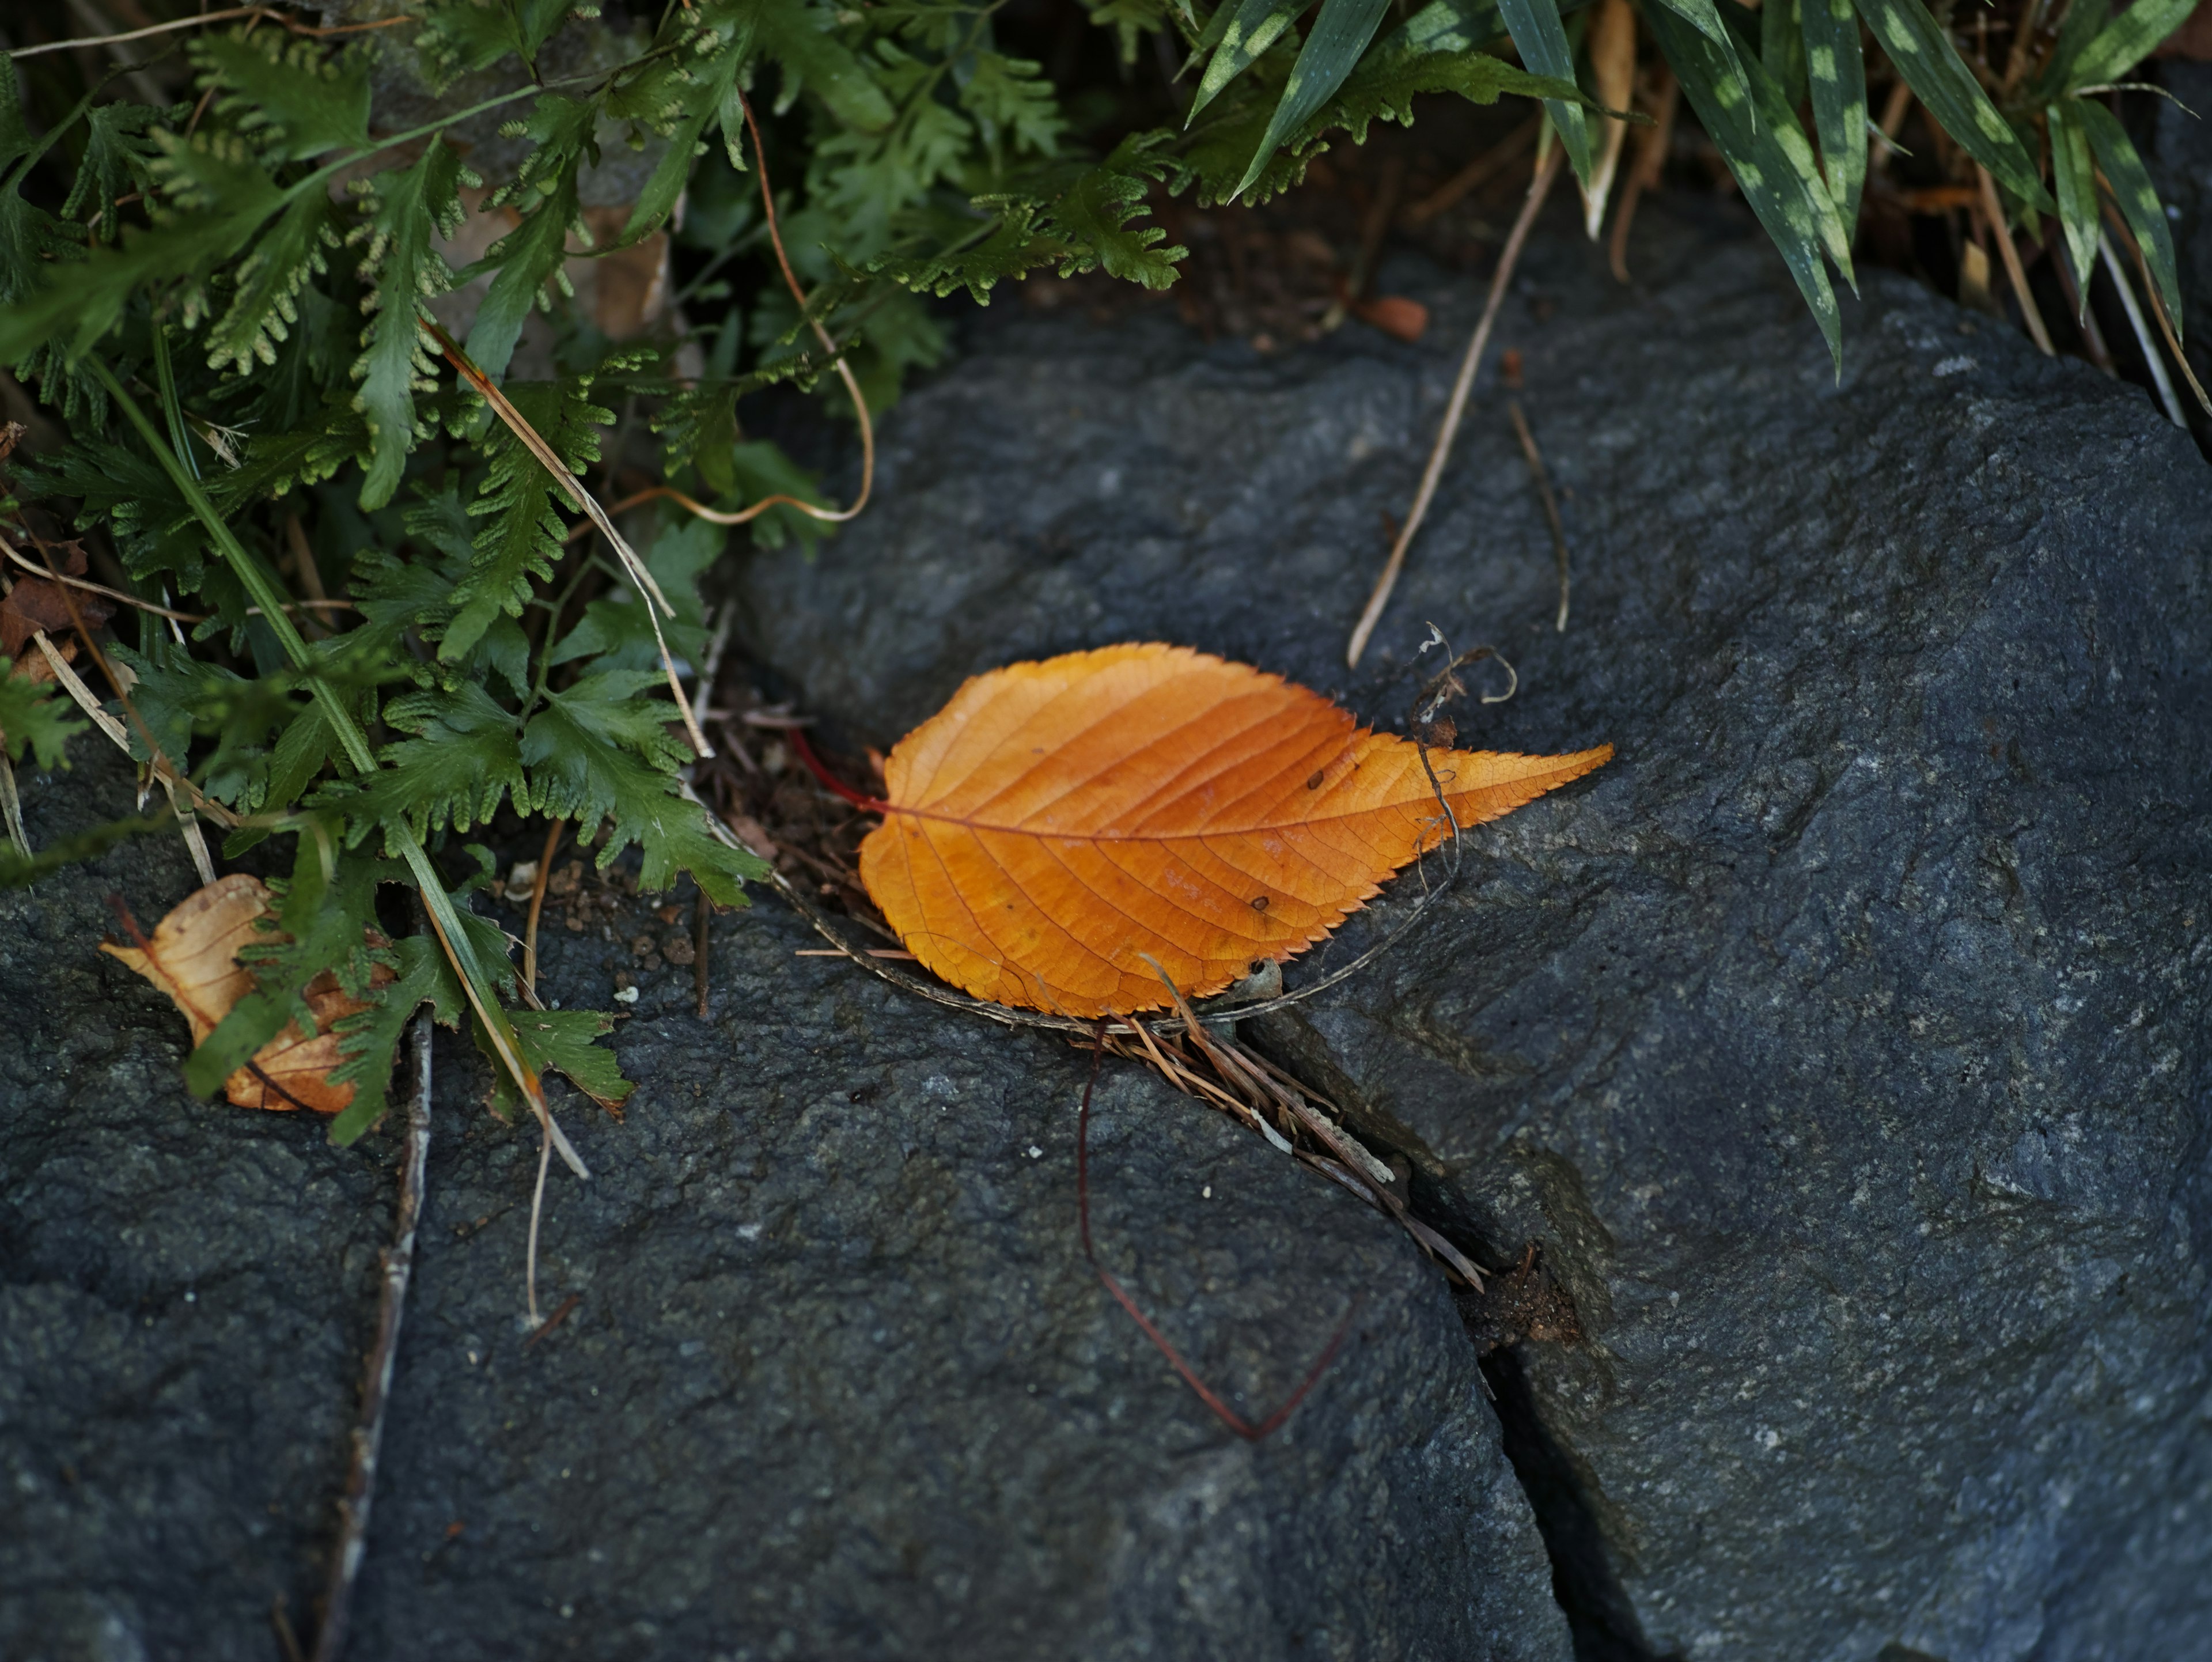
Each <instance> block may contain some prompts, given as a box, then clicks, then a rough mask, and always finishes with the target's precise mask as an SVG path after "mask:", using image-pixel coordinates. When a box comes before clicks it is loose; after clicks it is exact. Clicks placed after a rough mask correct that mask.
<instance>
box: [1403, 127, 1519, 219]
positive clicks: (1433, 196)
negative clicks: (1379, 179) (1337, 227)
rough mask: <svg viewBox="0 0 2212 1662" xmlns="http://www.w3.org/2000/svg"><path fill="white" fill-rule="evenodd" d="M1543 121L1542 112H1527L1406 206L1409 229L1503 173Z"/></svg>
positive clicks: (1454, 205) (1456, 202)
mask: <svg viewBox="0 0 2212 1662" xmlns="http://www.w3.org/2000/svg"><path fill="white" fill-rule="evenodd" d="M1542 125H1543V118H1542V117H1541V116H1535V115H1532V116H1530V117H1529V118H1528V119H1527V120H1526V121H1524V122H1522V124H1521V125H1519V126H1517V127H1516V128H1515V129H1514V130H1513V131H1511V132H1510V133H1508V134H1506V135H1505V137H1503V138H1501V139H1499V140H1498V143H1495V144H1493V145H1492V146H1491V147H1490V148H1489V149H1486V150H1485V151H1484V152H1483V153H1482V154H1481V155H1479V156H1477V157H1475V158H1474V161H1470V162H1468V164H1467V166H1465V167H1462V168H1461V169H1460V170H1459V171H1458V172H1457V173H1455V174H1453V175H1452V176H1451V177H1450V178H1449V179H1447V180H1444V182H1443V184H1441V185H1439V186H1437V188H1436V189H1435V190H1433V191H1431V192H1429V193H1428V195H1426V196H1425V197H1423V198H1421V199H1420V200H1419V202H1416V203H1415V204H1413V206H1412V207H1410V208H1408V209H1407V210H1406V211H1405V213H1404V215H1403V216H1401V217H1402V218H1403V221H1404V222H1405V224H1406V227H1407V228H1408V229H1409V230H1415V231H1418V230H1419V229H1420V228H1422V227H1423V226H1425V225H1426V224H1427V223H1428V222H1430V221H1431V220H1432V219H1435V218H1436V217H1437V216H1439V215H1441V214H1443V213H1445V212H1448V211H1449V210H1451V209H1453V208H1455V207H1457V206H1458V205H1459V204H1460V201H1461V199H1462V198H1464V197H1466V196H1467V195H1468V193H1469V192H1474V191H1477V190H1480V189H1481V188H1482V186H1485V185H1487V184H1488V183H1489V182H1490V181H1491V180H1492V179H1494V178H1496V177H1497V176H1498V174H1501V173H1503V172H1504V170H1505V168H1506V167H1507V166H1508V164H1510V162H1511V161H1513V160H1514V158H1515V157H1516V156H1518V155H1520V154H1521V152H1522V151H1523V150H1525V149H1528V147H1529V146H1530V145H1531V144H1534V143H1535V142H1536V130H1537V129H1538V128H1539V127H1541V126H1542Z"/></svg>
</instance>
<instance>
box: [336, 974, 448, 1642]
mask: <svg viewBox="0 0 2212 1662" xmlns="http://www.w3.org/2000/svg"><path fill="white" fill-rule="evenodd" d="M430 1033H431V1020H430V1012H429V1011H428V1010H424V1011H422V1012H421V1013H420V1014H417V1015H416V1018H415V1081H414V1087H415V1088H414V1089H413V1091H412V1092H411V1093H409V1096H408V1099H407V1147H406V1150H405V1153H404V1156H403V1158H402V1160H401V1163H400V1168H399V1209H398V1215H396V1216H395V1217H394V1218H393V1220H392V1245H391V1247H390V1248H389V1249H388V1250H387V1251H386V1253H385V1255H384V1292H383V1295H382V1297H381V1298H380V1299H379V1300H377V1306H376V1338H375V1341H374V1343H372V1344H371V1345H370V1346H369V1351H368V1368H367V1370H366V1372H365V1373H363V1375H362V1386H361V1415H360V1418H359V1419H358V1420H356V1422H355V1424H354V1431H353V1464H352V1468H351V1470H349V1472H348V1474H347V1476H346V1489H345V1497H344V1499H343V1500H341V1501H339V1502H338V1519H339V1526H338V1545H337V1553H336V1554H335V1555H333V1556H332V1557H331V1574H330V1582H329V1585H328V1587H327V1590H326V1591H325V1593H324V1596H323V1621H322V1626H321V1628H320V1629H319V1630H318V1631H317V1633H316V1635H315V1654H314V1662H338V1658H339V1657H340V1656H341V1655H342V1654H343V1652H344V1649H345V1631H346V1615H347V1611H348V1610H349V1607H350V1605H351V1604H352V1602H353V1586H354V1580H355V1578H356V1577H357V1576H358V1575H359V1574H360V1573H361V1561H362V1552H363V1550H364V1549H365V1548H366V1547H367V1546H368V1515H369V1508H370V1507H372V1506H373V1505H374V1502H375V1500H376V1458H377V1452H378V1450H379V1448H380V1446H382V1444H383V1441H384V1409H385V1405H386V1403H388V1402H389V1401H390V1400H391V1397H392V1362H393V1361H394V1360H395V1359H396V1358H397V1357H398V1355H399V1323H400V1318H401V1317H402V1316H403V1315H404V1314H405V1312H406V1308H407V1283H408V1281H409V1278H410V1276H411V1275H413V1273H414V1269H415V1228H416V1224H418V1223H419V1222H420V1221H422V1187H423V1184H424V1181H425V1179H426V1178H427V1175H428V1166H429V1155H430Z"/></svg>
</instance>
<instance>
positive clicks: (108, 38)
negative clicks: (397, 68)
mask: <svg viewBox="0 0 2212 1662" xmlns="http://www.w3.org/2000/svg"><path fill="white" fill-rule="evenodd" d="M139 15H141V16H142V17H143V15H145V14H144V13H143V12H141V13H140V14H139ZM240 17H252V18H256V19H258V18H268V19H270V21H274V22H278V23H282V24H283V26H284V27H286V28H288V29H289V30H291V31H292V33H295V34H307V35H313V36H315V37H316V38H317V39H320V38H321V37H323V36H325V35H331V34H355V33H359V32H360V31H362V30H363V29H388V28H391V27H394V26H395V25H398V24H400V23H416V22H420V21H422V20H421V19H420V18H417V17H383V18H379V19H378V20H377V21H374V22H373V23H339V24H336V25H333V26H331V27H325V28H317V27H313V25H311V24H307V23H302V22H301V21H299V20H298V19H297V18H295V17H293V16H291V15H289V14H287V13H284V12H281V11H277V10H276V9H274V8H272V7H269V6H233V7H231V8H229V9H228V10H225V11H204V12H202V13H200V14H199V15H198V16H197V17H179V18H174V19H173V20H171V21H168V22H167V23H149V24H148V25H147V26H146V27H144V28H142V29H126V30H125V31H124V32H123V33H121V34H95V35H91V36H88V37H85V38H82V39H78V40H48V41H45V42H43V43H42V44H40V45H39V46H18V47H16V48H15V50H14V51H12V52H9V54H8V56H9V57H10V58H36V57H37V56H39V54H40V53H41V52H75V51H76V49H77V48H78V47H80V46H123V45H125V44H126V43H128V42H130V41H132V40H145V39H147V38H148V37H149V35H155V34H167V33H172V32H173V31H174V30H177V29H196V28H198V27H200V26H201V25H202V24H204V23H228V22H231V21H234V20H236V19H238V18H240ZM154 101H155V102H159V101H160V100H154Z"/></svg>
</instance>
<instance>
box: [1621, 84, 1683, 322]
mask: <svg viewBox="0 0 2212 1662" xmlns="http://www.w3.org/2000/svg"><path fill="white" fill-rule="evenodd" d="M1659 74H1660V82H1659V110H1658V113H1657V114H1656V116H1654V117H1653V119H1652V124H1651V127H1650V131H1647V132H1645V133H1644V134H1642V135H1641V136H1640V137H1638V140H1637V146H1636V166H1635V167H1632V168H1631V169H1630V170H1629V174H1628V180H1627V182H1626V184H1625V185H1623V186H1621V191H1620V208H1619V209H1618V210H1616V211H1615V213H1614V214H1613V240H1612V243H1611V245H1610V246H1609V247H1607V250H1606V257H1607V261H1608V263H1609V264H1610V265H1612V267H1613V277H1614V278H1615V280H1617V281H1619V282H1621V283H1626V282H1627V281H1628V228H1629V227H1630V226H1631V225H1632V224H1634V223H1635V222H1636V204H1638V202H1639V201H1641V200H1642V199H1643V197H1644V192H1646V191H1656V190H1657V189H1658V188H1659V179H1660V175H1661V174H1662V173H1663V172H1664V171H1665V168H1666V166H1667V148H1668V145H1669V144H1670V143H1673V141H1674V111H1675V108H1676V107H1677V106H1678V105H1680V102H1681V101H1682V100H1681V90H1682V89H1681V85H1680V82H1677V81H1676V80H1675V79H1674V70H1671V69H1668V68H1666V67H1664V66H1663V65H1662V67H1661V69H1660V71H1659Z"/></svg>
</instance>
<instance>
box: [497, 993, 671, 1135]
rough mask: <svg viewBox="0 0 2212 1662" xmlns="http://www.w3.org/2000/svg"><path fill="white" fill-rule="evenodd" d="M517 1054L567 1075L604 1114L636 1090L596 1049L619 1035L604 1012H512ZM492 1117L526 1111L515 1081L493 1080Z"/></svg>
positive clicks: (610, 1055)
mask: <svg viewBox="0 0 2212 1662" xmlns="http://www.w3.org/2000/svg"><path fill="white" fill-rule="evenodd" d="M507 1017H508V1019H509V1020H511V1021H513V1024H514V1043H515V1048H516V1049H518V1050H520V1051H521V1052H522V1059H523V1060H524V1061H525V1062H528V1063H529V1064H530V1065H531V1067H532V1068H536V1069H537V1070H538V1072H539V1073H541V1074H543V1073H547V1072H551V1073H556V1074H561V1075H565V1076H566V1077H567V1079H568V1082H569V1083H570V1084H571V1085H573V1086H574V1087H576V1088H577V1089H578V1090H579V1091H581V1092H582V1093H584V1094H585V1095H586V1096H587V1097H589V1098H591V1099H592V1101H594V1102H596V1103H598V1104H599V1105H600V1106H601V1107H603V1108H618V1107H620V1106H621V1105H622V1104H623V1099H626V1098H627V1097H628V1096H629V1093H631V1092H632V1091H634V1090H635V1089H636V1088H637V1087H636V1086H635V1084H633V1083H632V1082H631V1081H629V1080H627V1079H624V1078H623V1071H622V1063H621V1062H618V1061H617V1060H616V1057H615V1053H614V1052H613V1051H612V1050H609V1049H607V1048H606V1046H605V1045H604V1044H594V1043H593V1042H592V1041H593V1040H595V1039H599V1038H605V1036H606V1035H607V1034H609V1033H611V1032H614V1030H615V1019H614V1018H613V1017H612V1016H611V1015H608V1014H605V1012H604V1011H600V1010H510V1011H508V1012H507ZM492 1081H493V1082H492V1100H491V1109H492V1112H494V1113H495V1114H498V1115H500V1116H501V1117H510V1116H512V1115H513V1112H514V1111H515V1110H516V1109H518V1108H520V1106H521V1105H522V1098H521V1096H520V1093H517V1092H516V1090H515V1088H514V1084H513V1081H511V1080H510V1079H508V1078H507V1075H506V1074H505V1073H504V1072H501V1073H495V1074H494V1075H492Z"/></svg>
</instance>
